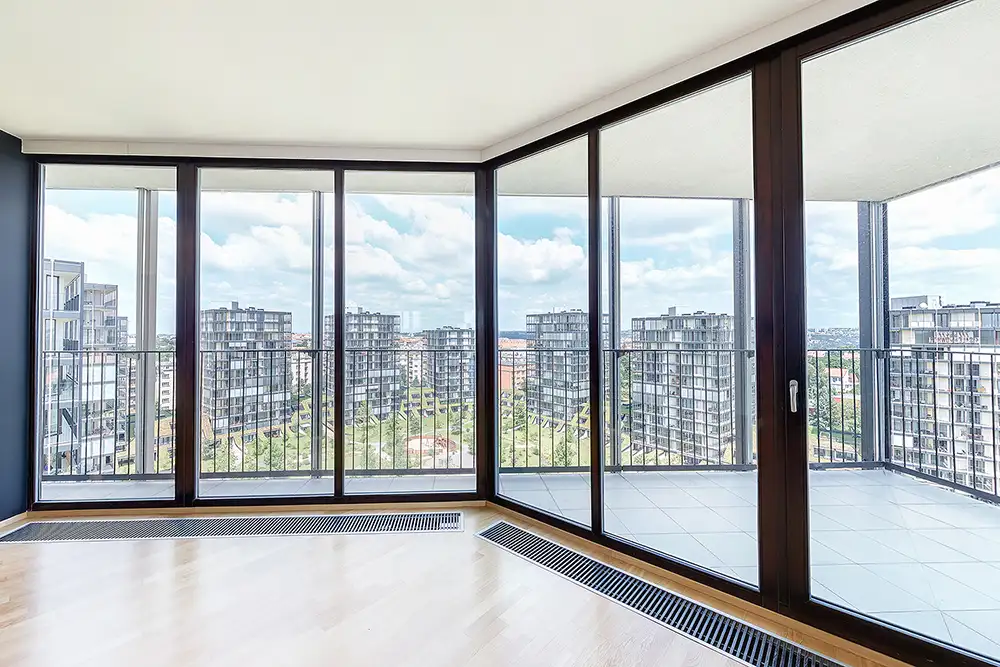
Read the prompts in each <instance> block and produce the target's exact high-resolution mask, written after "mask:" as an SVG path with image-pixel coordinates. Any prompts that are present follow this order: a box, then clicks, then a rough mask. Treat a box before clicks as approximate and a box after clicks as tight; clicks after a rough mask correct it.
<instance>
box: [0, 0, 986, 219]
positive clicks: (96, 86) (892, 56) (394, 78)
mask: <svg viewBox="0 0 1000 667" xmlns="http://www.w3.org/2000/svg"><path fill="white" fill-rule="evenodd" d="M435 3H436V4H434V5H433V6H434V7H436V9H437V11H430V9H429V5H428V4H427V3H423V4H413V3H401V2H392V1H391V0H376V1H374V2H367V3H361V2H351V3H339V4H338V3H324V2H319V1H318V0H289V2H286V3H283V4H282V5H280V8H281V10H280V12H275V11H268V10H267V7H268V5H267V4H266V3H265V4H264V5H262V4H260V3H256V4H252V5H247V4H246V3H240V4H239V5H237V4H236V2H235V0H216V2H214V3H198V2H196V1H195V0H177V1H176V2H174V3H171V4H169V5H168V4H163V5H156V6H154V5H152V4H149V3H131V4H129V5H126V8H125V9H122V7H121V6H120V5H119V4H118V3H114V2H112V0H95V2H92V3H89V4H87V5H86V11H84V9H82V8H80V7H79V6H78V5H79V4H80V3H68V2H59V1H57V0H36V2H32V3H12V4H11V6H10V8H8V9H5V10H4V12H5V14H6V16H7V17H9V18H10V20H5V21H3V22H0V80H2V81H4V82H5V84H6V85H5V88H4V95H0V127H2V128H3V129H6V130H8V131H11V132H13V133H14V134H17V135H19V136H21V137H22V138H25V139H28V140H29V141H28V143H29V144H30V143H32V140H38V139H46V138H49V139H54V138H62V139H71V140H105V141H107V142H110V143H108V144H85V145H84V147H85V150H93V151H95V152H130V153H138V154H143V153H146V154H149V153H154V154H195V155H244V154H247V155H252V156H259V157H267V156H280V157H310V156H314V157H343V156H345V155H344V154H343V152H340V153H337V152H335V153H333V154H331V153H329V151H330V150H335V149H336V150H339V149H342V148H344V147H347V148H350V149H351V150H353V151H354V153H351V151H348V154H350V155H355V156H362V157H365V156H368V157H373V158H379V157H383V158H387V159H418V158H419V159H429V158H434V157H437V158H439V159H449V160H468V161H472V162H475V161H478V160H480V159H482V158H488V157H490V156H491V155H494V154H496V153H497V152H498V151H500V150H505V149H509V148H513V147H515V146H517V145H519V144H520V143H524V142H526V141H529V140H532V139H534V138H537V137H539V136H544V135H545V134H547V133H549V132H551V131H555V130H558V129H561V127H563V126H565V125H566V124H569V123H571V122H574V121H578V120H581V119H583V118H584V117H587V116H588V115H593V114H594V113H598V112H600V111H604V110H606V109H607V108H612V107H613V106H616V105H617V104H621V103H623V102H626V101H628V100H629V99H631V98H634V97H635V96H637V95H639V94H642V93H647V92H650V91H651V90H655V89H657V88H660V87H662V86H663V85H667V84H669V83H672V82H673V81H674V80H680V79H683V78H686V77H687V76H690V75H691V74H694V73H696V72H697V71H699V70H701V69H705V68H706V67H707V66H711V65H714V64H718V63H720V62H724V61H726V60H728V59H730V58H732V57H735V56H737V55H740V54H741V49H742V50H743V51H746V50H748V48H749V47H748V46H747V42H746V40H747V37H746V35H747V34H748V33H749V34H750V35H753V36H756V37H755V38H756V39H758V41H759V40H768V41H773V40H774V39H776V38H779V37H780V36H783V35H781V34H779V33H775V32H773V30H775V28H774V26H776V25H782V26H784V28H783V29H784V30H785V31H788V30H792V31H793V32H794V31H798V30H801V29H803V28H805V27H808V25H807V24H806V23H803V21H805V20H806V18H810V17H811V20H812V21H813V22H816V18H817V16H820V15H819V14H809V12H815V11H817V10H816V9H815V8H816V7H819V6H821V5H822V6H825V7H826V10H825V11H826V14H824V15H822V18H829V17H830V16H832V15H835V14H836V13H838V12H840V11H846V10H849V9H852V8H853V7H854V6H857V5H858V4H862V3H859V2H855V3H854V5H851V6H848V5H847V4H846V3H844V2H840V3H839V4H837V2H835V0H824V1H823V2H820V3H817V4H815V5H811V6H810V7H808V8H805V7H806V5H809V3H808V2H806V1H801V0H749V1H747V2H742V3H728V2H722V0H711V1H709V2H707V3H681V2H677V1H674V0H670V1H667V2H664V1H659V2H656V1H653V0H624V4H622V3H600V2H591V1H587V2H582V3H581V2H568V1H567V2H562V1H558V2H556V1H553V2H548V3H544V4H542V5H539V3H536V2H529V1H528V0H514V1H513V3H500V4H499V5H496V4H494V5H479V4H477V3H460V2H457V1H453V0H435ZM95 4H96V6H97V7H101V6H103V7H104V10H105V11H99V10H98V9H95ZM723 5H724V8H723ZM112 6H114V8H115V11H112V10H111V8H112ZM236 7H239V10H238V11H237V10H236V9H235V8H236ZM804 8H805V9H804ZM796 12H798V13H797V14H796ZM807 15H808V16H807ZM790 16H791V17H792V18H796V17H797V19H796V20H797V21H798V23H795V28H794V29H792V28H789V26H788V23H789V21H791V20H792V19H790V18H785V19H784V22H782V21H781V19H782V18H783V17H790ZM803 17H805V18H803ZM529 19H530V20H529ZM776 22H777V23H776ZM768 25H770V26H771V27H770V28H767V27H762V26H768ZM998 28H1000V2H998V1H994V0H978V1H976V2H972V3H968V4H965V5H961V6H958V7H956V8H954V9H951V10H949V11H946V12H943V13H940V14H937V15H934V16H931V17H929V18H925V19H923V20H920V21H917V22H915V23H913V24H910V25H907V26H905V27H903V28H898V29H896V30H894V31H890V32H889V33H886V34H884V35H880V36H878V37H876V38H873V39H868V40H865V41H863V42H860V43H857V44H854V45H851V46H850V47H848V48H843V49H840V50H838V51H835V52H834V53H831V54H828V55H825V56H823V57H821V58H817V59H814V60H812V61H809V62H807V63H805V64H804V66H803V97H804V99H803V125H804V132H805V145H806V151H805V159H804V163H805V169H806V195H807V198H808V199H812V200H867V199H872V200H883V199H890V198H892V197H896V196H899V195H901V194H905V193H908V192H912V191H914V190H917V189H920V188H922V187H926V186H928V185H932V184H935V183H938V182H941V181H944V180H947V179H949V178H953V177H955V176H959V175H962V174H965V173H968V172H970V171H973V170H976V169H979V168H982V167H985V166H988V165H992V164H996V163H998V162H1000V123H997V122H996V120H995V118H996V112H997V110H1000V79H998V78H997V77H996V76H995V73H996V72H997V71H1000V49H997V48H995V46H994V43H995V35H996V33H997V30H998ZM768 30H772V32H767V31H768ZM754 31H756V32H754ZM740 35H744V37H742V38H740ZM665 37H669V39H665ZM734 40H736V41H734ZM734 44H737V45H738V46H739V48H737V47H734V46H733V45H734ZM759 46H763V43H755V44H754V45H753V47H754V48H756V47H759ZM706 54H707V55H706ZM712 58H714V59H715V61H713V60H712ZM716 61H717V62H716ZM108 63H115V64H116V65H115V66H114V67H108V66H107V64H108ZM692 63H695V65H692ZM698 63H700V64H698ZM671 77H673V78H671ZM637 82H638V83H637ZM750 89H751V87H750V83H749V79H748V78H742V79H738V80H735V81H733V82H730V83H727V84H724V85H722V86H719V87H717V88H715V89H712V90H709V91H705V92H703V93H701V94H699V95H696V96H694V97H691V98H688V99H686V100H682V101H680V102H676V103H674V104H672V105H670V106H668V107H665V108H663V109H660V110H657V111H654V112H652V113H650V114H648V115H646V116H645V117H643V118H641V119H639V120H633V121H631V122H628V123H625V124H622V125H620V126H617V127H615V128H612V129H610V130H609V131H608V132H606V133H605V135H604V139H603V141H602V154H603V158H604V164H603V172H602V191H603V192H604V193H605V194H619V195H647V196H673V197H752V196H753V178H752V168H751V155H752V153H751V151H752V148H751V145H752V139H751V125H750V120H751V114H750ZM615 91H618V92H615ZM116 142H139V143H124V144H123V143H116ZM143 142H153V143H143ZM164 142H166V143H164ZM209 142H210V143H209ZM248 142H252V144H253V145H250V144H249V143H248ZM42 145H43V146H49V144H45V143H44V142H42ZM123 146H124V147H125V148H123ZM171 151H173V153H171ZM379 151H382V152H379ZM585 156H586V146H585V142H583V141H578V142H575V143H573V144H569V145H566V146H564V147H561V148H559V149H556V150H552V151H549V152H548V153H546V154H543V155H542V156H537V157H534V158H532V159H530V160H525V161H522V162H520V163H517V164H515V165H512V166H509V167H507V168H506V169H505V170H503V171H502V172H501V174H500V178H499V187H500V192H501V193H504V194H527V195H583V194H585V192H586V159H585ZM244 173H245V174H246V172H244ZM135 176H136V174H135V173H134V172H133V173H131V174H126V175H124V176H122V178H121V179H120V180H121V182H122V183H123V184H124V185H126V186H133V187H134V186H135V185H138V184H139V183H137V182H135ZM268 179H271V177H270V176H268ZM268 179H265V180H268ZM102 180H103V182H102V183H101V184H94V186H108V185H109V182H108V181H114V178H113V177H111V176H105V177H102ZM328 181H329V177H328V174H302V175H300V176H295V177H293V176H291V175H288V176H287V177H286V178H283V179H280V180H278V179H274V180H269V182H267V183H265V182H263V181H262V180H261V179H260V178H254V177H253V176H252V174H247V175H246V177H243V178H231V177H227V178H219V177H214V180H213V179H211V178H208V177H207V176H206V178H205V181H204V182H205V185H206V186H207V187H208V186H210V187H218V188H226V189H241V188H243V189H255V190H256V189H286V190H312V189H321V190H327V189H329V185H330V184H329V182H328ZM411 181H412V182H411ZM272 183H273V186H272V185H271V184H272ZM51 184H52V185H58V184H59V181H57V180H53V181H52V183H51ZM470 184H471V182H470V181H469V180H468V179H456V178H454V177H453V176H446V177H442V178H440V179H432V178H426V177H425V178H413V179H409V178H402V177H400V178H391V179H381V180H378V179H377V180H374V181H371V182H367V181H366V180H365V178H363V177H360V176H359V177H357V178H356V179H355V180H353V182H349V184H348V185H349V186H350V187H352V189H355V190H358V191H364V190H369V191H398V192H442V193H444V192H463V193H467V192H468V187H469V185H470ZM64 185H65V186H66V187H82V186H84V185H85V184H83V183H81V182H80V180H79V179H76V180H72V179H71V180H69V181H66V182H65V183H64Z"/></svg>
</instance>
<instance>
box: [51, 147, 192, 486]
mask: <svg viewBox="0 0 1000 667" xmlns="http://www.w3.org/2000/svg"><path fill="white" fill-rule="evenodd" d="M44 175H45V182H44V209H43V211H42V218H41V230H42V232H41V233H42V237H41V256H40V257H39V261H40V263H41V266H40V267H39V271H38V281H39V283H38V290H39V299H38V304H39V308H38V310H39V312H38V314H37V317H38V320H37V321H38V339H39V360H38V367H37V368H38V374H39V375H38V388H39V391H38V396H37V399H36V400H37V401H38V403H37V417H36V419H37V422H36V423H37V434H38V440H37V442H36V443H35V446H36V461H37V466H36V470H37V471H38V479H37V480H36V482H37V483H38V485H39V486H38V487H37V488H38V494H37V496H36V497H37V498H38V499H39V500H42V501H66V500H114V499H149V498H173V496H174V482H173V479H174V477H173V476H174V446H175V442H174V425H175V414H174V397H173V365H174V364H173V361H174V350H175V341H174V312H175V311H174V308H175V298H174V297H175V254H174V251H175V246H176V222H175V209H176V197H175V194H174V188H175V176H174V170H173V169H171V168H158V167H143V168H140V167H128V168H119V167H103V166H89V165H87V166H84V165H48V166H46V167H45V169H44Z"/></svg>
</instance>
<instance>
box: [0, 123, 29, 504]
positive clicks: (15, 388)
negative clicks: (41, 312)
mask: <svg viewBox="0 0 1000 667" xmlns="http://www.w3.org/2000/svg"><path fill="white" fill-rule="evenodd" d="M32 172H33V168H32V160H30V159H28V158H27V157H25V156H24V155H22V154H21V140H20V139H17V138H16V137H12V136H10V135H9V134H5V133H3V132H0V519H6V518H8V517H11V516H13V515H15V514H19V513H21V512H23V511H25V510H26V509H27V491H28V420H29V414H30V409H31V400H30V397H29V393H28V374H29V370H30V368H31V367H32V363H31V360H30V358H29V357H30V353H29V346H28V341H29V339H30V335H31V334H30V331H31V315H30V314H29V312H28V297H29V294H30V293H31V290H32V289H34V280H33V276H31V271H30V268H29V265H30V259H31V226H32V224H33V221H32V218H33V216H32V208H33V206H34V204H33V203H32V199H33V197H34V194H33V190H34V188H33V187H32Z"/></svg>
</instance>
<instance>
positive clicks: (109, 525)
mask: <svg viewBox="0 0 1000 667" xmlns="http://www.w3.org/2000/svg"><path fill="white" fill-rule="evenodd" d="M461 530H462V513H461V512H407V513H399V514H327V515H299V516H254V517H245V516H239V517H235V516H234V517H204V518H201V517H197V518H178V519H170V518H164V519H113V520H96V521H90V520H82V521H32V522H30V523H27V524H25V525H23V526H21V527H19V528H17V529H16V530H13V531H11V532H9V533H7V534H6V535H3V536H0V542H67V541H79V540H155V539H173V538H189V537H252V536H264V535H331V534H345V533H350V534H354V533H416V532H440V531H461Z"/></svg>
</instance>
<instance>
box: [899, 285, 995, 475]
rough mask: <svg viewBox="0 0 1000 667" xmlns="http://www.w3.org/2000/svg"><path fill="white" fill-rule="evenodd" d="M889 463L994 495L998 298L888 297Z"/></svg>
mask: <svg viewBox="0 0 1000 667" xmlns="http://www.w3.org/2000/svg"><path fill="white" fill-rule="evenodd" d="M889 340H890V348H891V349H890V352H889V355H888V356H889V378H888V380H889V401H890V404H891V422H890V437H891V442H892V462H893V463H898V464H899V465H905V466H906V467H908V468H910V469H916V470H919V471H920V472H922V473H924V474H927V475H934V476H936V477H940V478H942V479H947V480H949V481H953V482H956V483H958V484H961V485H963V486H967V487H973V488H977V489H980V490H982V491H988V492H995V491H996V488H995V484H996V475H997V459H998V457H997V443H998V442H1000V423H998V420H997V415H998V413H1000V402H998V396H1000V303H988V302H985V301H974V302H972V303H968V304H964V305H946V304H944V303H943V301H942V299H941V297H940V296H933V295H924V296H914V297H904V298H893V299H890V302H889Z"/></svg>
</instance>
